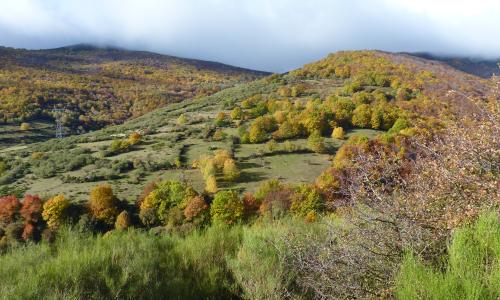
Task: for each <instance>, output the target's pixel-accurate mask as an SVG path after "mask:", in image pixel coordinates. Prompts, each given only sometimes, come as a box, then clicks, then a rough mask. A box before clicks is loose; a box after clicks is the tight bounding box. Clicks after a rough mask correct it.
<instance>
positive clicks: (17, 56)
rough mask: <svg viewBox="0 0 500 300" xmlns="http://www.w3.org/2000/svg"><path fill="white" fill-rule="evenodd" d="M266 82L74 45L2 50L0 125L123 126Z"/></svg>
mask: <svg viewBox="0 0 500 300" xmlns="http://www.w3.org/2000/svg"><path fill="white" fill-rule="evenodd" d="M263 75H266V73H265V72H258V71H252V70H246V69H241V68H237V67H232V66H228V65H224V64H220V63H213V62H206V61H200V60H192V59H183V58H177V57H172V56H166V55H160V54H155V53H150V52H140V51H127V50H122V49H118V48H99V47H94V46H90V45H84V44H83V45H75V46H69V47H63V48H57V49H52V50H21V49H12V48H3V47H2V48H0V121H3V122H20V121H32V120H37V119H49V120H50V119H52V117H53V116H52V113H51V109H52V108H53V107H59V108H65V109H68V112H67V113H66V114H65V116H64V120H63V121H64V124H65V126H67V127H70V128H73V129H77V128H80V130H85V129H89V128H100V127H102V126H104V125H109V124H118V123H122V122H123V121H125V120H127V119H129V118H133V117H137V116H140V115H142V114H144V113H146V112H149V111H152V110H154V109H156V108H159V107H162V106H165V105H167V104H169V103H175V102H179V101H182V100H186V99H190V98H195V97H201V96H205V95H210V94H213V93H215V92H217V91H220V90H221V89H224V88H226V87H229V86H233V85H234V84H236V83H241V82H246V81H250V80H253V79H256V78H259V77H261V76H263Z"/></svg>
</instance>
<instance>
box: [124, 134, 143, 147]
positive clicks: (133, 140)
mask: <svg viewBox="0 0 500 300" xmlns="http://www.w3.org/2000/svg"><path fill="white" fill-rule="evenodd" d="M141 138H142V137H141V134H140V133H138V132H137V131H134V132H132V133H131V134H130V135H129V136H128V139H127V142H128V143H129V144H130V145H135V144H138V143H139V142H140V141H141Z"/></svg>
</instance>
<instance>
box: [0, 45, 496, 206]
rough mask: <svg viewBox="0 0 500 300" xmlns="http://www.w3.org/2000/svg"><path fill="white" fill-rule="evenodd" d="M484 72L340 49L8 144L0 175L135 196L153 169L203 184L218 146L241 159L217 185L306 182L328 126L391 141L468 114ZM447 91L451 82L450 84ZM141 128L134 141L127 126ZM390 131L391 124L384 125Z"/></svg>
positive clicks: (487, 88)
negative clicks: (296, 65)
mask: <svg viewBox="0 0 500 300" xmlns="http://www.w3.org/2000/svg"><path fill="white" fill-rule="evenodd" d="M492 87H493V82H492V81H491V80H484V79H480V78H478V77H475V76H472V75H469V74H466V73H463V72H461V71H458V70H455V69H453V68H451V67H449V66H447V65H445V64H442V63H437V62H433V61H428V60H425V59H422V58H415V57H413V56H409V55H403V54H392V53H386V52H378V51H352V52H339V53H336V54H332V55H329V56H328V57H326V58H325V59H323V60H320V61H318V62H315V63H312V64H308V65H306V66H304V67H303V68H301V69H298V70H295V71H293V72H290V73H289V74H284V75H277V74H276V75H272V76H269V77H266V78H264V79H261V80H257V81H254V82H250V83H247V84H242V85H238V86H236V87H232V88H227V89H225V90H223V91H220V92H218V93H216V94H214V95H211V96H206V97H202V98H199V99H195V100H190V101H184V102H181V103H176V104H172V105H169V106H167V107H164V108H161V109H157V110H155V111H153V112H150V113H148V114H146V115H144V116H141V117H138V118H135V119H133V120H130V121H128V122H126V123H125V124H122V125H118V126H109V127H107V128H105V129H102V130H99V131H95V132H91V133H88V134H83V135H79V136H72V137H68V138H64V139H62V140H58V141H56V140H51V141H49V142H46V143H41V144H33V145H30V146H28V147H27V148H26V149H19V148H17V149H7V150H12V151H7V150H5V151H4V154H3V155H2V157H3V161H4V166H5V168H4V169H5V170H4V172H3V176H2V177H0V182H1V183H0V184H3V185H4V187H5V188H6V189H8V190H13V189H14V190H16V189H21V190H25V189H27V190H28V192H29V193H34V194H41V195H44V196H48V195H49V194H55V193H64V194H66V195H68V196H69V197H70V198H72V199H75V200H84V199H85V198H86V197H87V192H88V190H89V189H90V188H91V187H92V186H94V185H95V184H97V183H99V182H109V183H112V185H113V186H114V188H115V189H116V191H117V193H118V195H119V197H121V198H122V199H127V200H129V201H134V200H135V198H136V196H137V195H138V194H139V193H140V191H141V189H142V187H143V186H144V185H145V184H146V183H147V182H148V181H151V180H156V179H158V178H173V179H179V178H181V179H183V180H187V181H189V182H191V183H192V184H193V185H194V186H195V188H196V189H198V190H199V191H202V190H203V189H204V188H205V183H204V175H203V174H202V173H200V171H199V170H197V169H196V165H197V164H196V161H197V160H198V159H199V158H200V157H202V155H204V154H205V155H211V154H212V153H214V151H216V150H227V151H228V153H230V155H231V156H232V157H233V159H234V160H235V162H236V164H237V165H238V167H239V168H240V171H241V176H240V178H239V179H238V180H236V181H231V180H226V178H225V177H224V176H223V175H222V174H220V173H217V174H216V180H217V185H218V187H219V188H223V189H224V188H237V189H240V190H242V191H243V190H247V191H248V190H250V191H254V190H255V189H256V187H257V186H258V185H259V184H260V183H261V182H262V181H264V180H268V179H272V178H280V179H281V180H283V181H285V182H289V183H300V182H312V181H314V180H315V179H316V178H317V177H318V176H319V175H320V174H321V173H322V171H323V170H325V169H327V168H328V167H329V166H330V165H331V161H330V160H331V159H332V155H334V154H335V153H336V152H337V150H338V148H339V147H340V146H341V145H342V144H344V143H345V139H342V138H338V137H337V136H335V134H334V135H333V136H334V137H331V135H332V131H333V130H334V129H335V128H338V127H342V128H343V130H344V131H345V137H346V138H348V137H351V136H366V137H368V138H374V137H375V136H376V135H379V134H381V133H382V136H381V137H379V138H381V139H382V140H390V139H393V138H394V135H398V134H402V132H404V134H410V135H411V134H412V129H411V127H413V126H416V125H418V124H421V125H422V124H423V126H427V127H432V126H436V125H433V124H437V125H438V124H439V123H440V122H443V121H444V120H445V119H446V118H452V117H454V114H455V113H456V112H457V109H458V110H460V109H465V110H466V112H465V113H471V112H473V111H474V107H471V106H464V105H463V103H462V102H463V101H462V102H461V101H460V100H461V99H462V98H463V96H461V93H465V94H467V95H470V96H471V97H473V98H475V99H477V100H478V101H487V99H490V100H492V99H493V100H494V98H493V97H495V96H494V95H493V94H492ZM450 91H455V93H451V92H450ZM134 132H138V133H140V135H141V141H140V142H139V143H135V142H134V143H133V144H130V143H129V142H128V141H129V140H130V139H127V137H128V136H129V135H131V134H132V133H134ZM387 132H389V133H387Z"/></svg>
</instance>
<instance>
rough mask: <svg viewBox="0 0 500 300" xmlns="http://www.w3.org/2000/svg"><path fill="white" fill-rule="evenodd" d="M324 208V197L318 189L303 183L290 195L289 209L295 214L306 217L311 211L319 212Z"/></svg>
mask: <svg viewBox="0 0 500 300" xmlns="http://www.w3.org/2000/svg"><path fill="white" fill-rule="evenodd" d="M324 208H325V203H324V199H323V197H322V196H321V193H320V192H319V190H318V189H316V188H315V187H313V186H310V185H305V184H303V185H300V186H299V187H298V188H297V189H296V191H295V193H294V195H293V197H292V205H291V207H290V211H291V212H292V213H293V214H295V215H298V216H301V217H306V216H307V215H308V214H310V213H311V212H313V213H316V214H317V213H320V212H322V211H323V210H324Z"/></svg>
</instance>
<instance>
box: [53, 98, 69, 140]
mask: <svg viewBox="0 0 500 300" xmlns="http://www.w3.org/2000/svg"><path fill="white" fill-rule="evenodd" d="M52 112H53V113H54V119H55V120H56V138H57V139H62V138H63V137H64V131H63V123H62V116H63V114H64V112H66V109H64V108H56V107H55V106H54V108H53V109H52Z"/></svg>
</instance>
